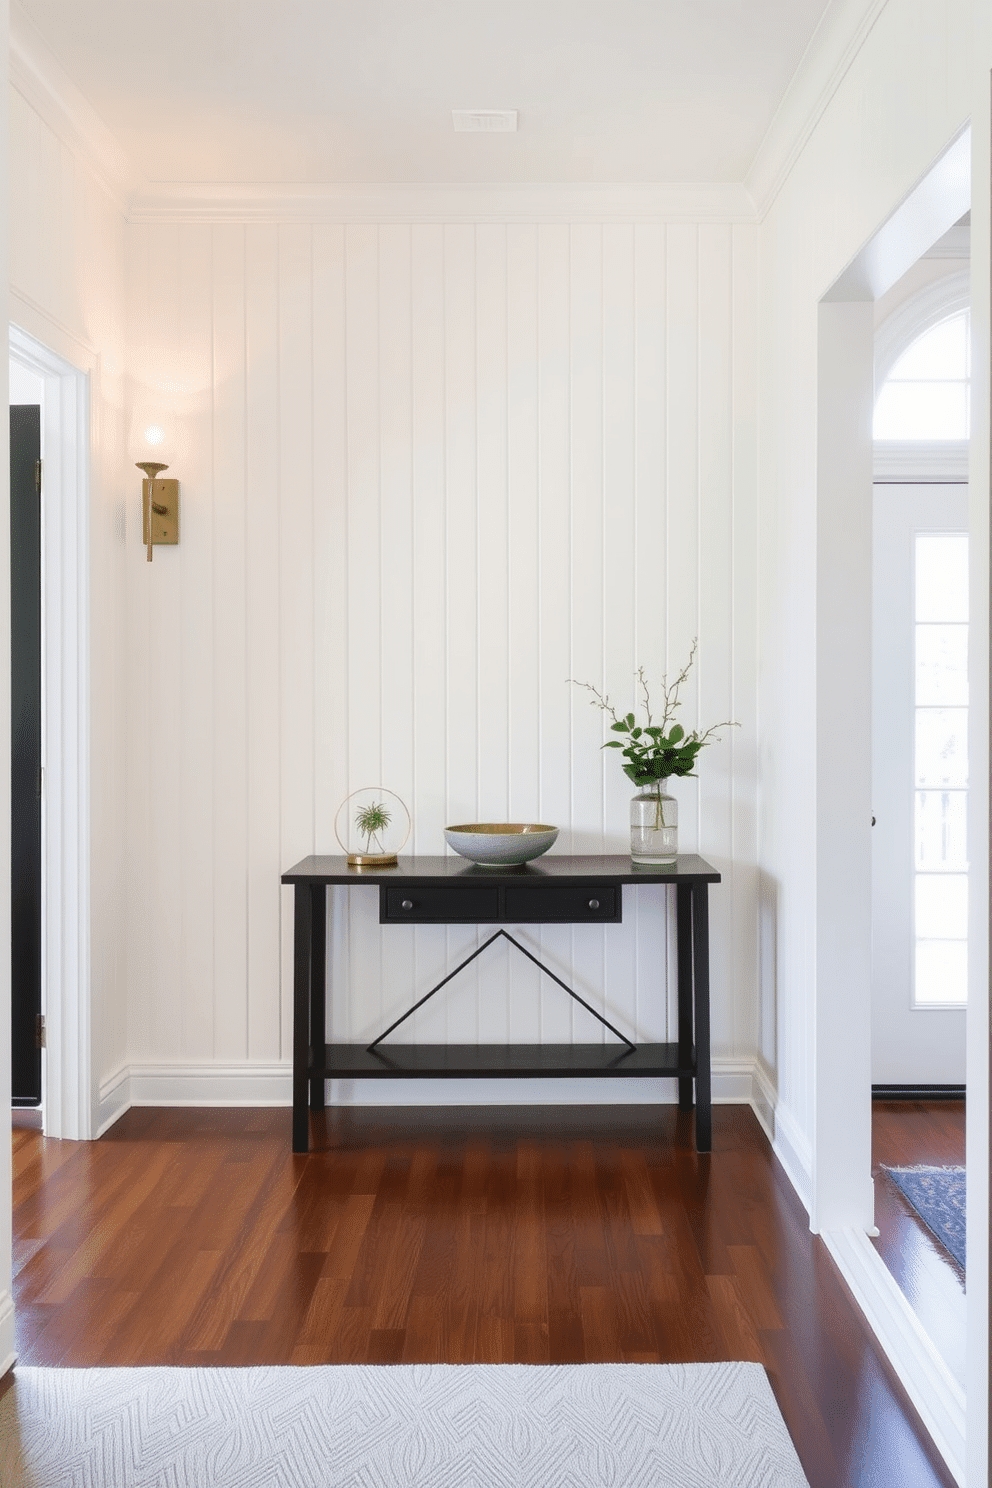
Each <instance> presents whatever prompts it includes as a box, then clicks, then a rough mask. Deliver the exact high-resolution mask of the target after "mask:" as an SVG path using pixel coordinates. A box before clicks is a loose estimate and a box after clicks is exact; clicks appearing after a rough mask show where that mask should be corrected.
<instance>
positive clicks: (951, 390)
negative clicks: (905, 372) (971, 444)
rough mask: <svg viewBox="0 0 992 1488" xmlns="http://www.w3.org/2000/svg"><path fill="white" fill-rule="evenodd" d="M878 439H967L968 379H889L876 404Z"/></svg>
mask: <svg viewBox="0 0 992 1488" xmlns="http://www.w3.org/2000/svg"><path fill="white" fill-rule="evenodd" d="M872 432H873V435H874V437H875V438H876V439H967V438H968V384H967V383H966V382H887V383H885V385H884V387H883V388H882V391H881V392H880V393H879V395H878V398H877V400H876V403H875V417H874V422H873V425H872Z"/></svg>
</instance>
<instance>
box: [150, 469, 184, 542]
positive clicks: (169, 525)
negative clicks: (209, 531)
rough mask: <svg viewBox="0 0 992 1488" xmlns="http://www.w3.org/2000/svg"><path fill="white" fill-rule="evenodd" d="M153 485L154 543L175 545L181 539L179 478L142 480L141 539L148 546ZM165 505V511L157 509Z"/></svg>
mask: <svg viewBox="0 0 992 1488" xmlns="http://www.w3.org/2000/svg"><path fill="white" fill-rule="evenodd" d="M149 487H151V503H152V544H153V546H154V545H157V544H159V543H166V544H169V545H175V544H176V543H177V542H178V541H179V482H178V481H177V480H154V481H150V480H143V481H142V482H141V514H142V522H141V541H142V542H143V543H144V545H145V546H146V547H147V546H148V495H149ZM156 507H164V508H165V510H164V511H156V509H155V508H156Z"/></svg>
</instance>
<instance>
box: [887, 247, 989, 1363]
mask: <svg viewBox="0 0 992 1488" xmlns="http://www.w3.org/2000/svg"><path fill="white" fill-rule="evenodd" d="M969 248H970V227H969V225H968V224H967V223H966V222H962V223H959V224H957V225H956V226H955V227H954V228H953V229H951V232H950V233H948V234H947V235H946V237H945V239H944V240H942V243H941V244H939V245H937V248H936V249H935V250H934V251H933V252H932V253H931V254H928V255H926V256H925V257H924V259H922V260H921V261H920V262H919V264H917V265H915V266H914V268H913V269H912V270H910V272H909V273H908V274H907V275H905V276H903V279H901V280H900V281H899V282H898V283H897V284H896V285H894V286H893V287H892V289H891V290H890V291H889V292H888V293H887V294H886V295H885V296H883V298H882V299H881V300H880V301H879V302H878V303H877V304H876V309H875V314H876V337H875V343H876V357H875V366H876V379H875V383H876V399H875V417H874V436H875V485H874V489H873V497H872V810H873V813H874V816H875V826H874V830H873V832H872V1029H871V1049H872V1097H873V1099H872V1173H873V1176H874V1180H875V1217H876V1224H877V1228H878V1230H879V1235H878V1237H877V1239H876V1241H875V1244H876V1248H877V1249H878V1251H879V1254H880V1255H881V1257H882V1259H883V1261H884V1262H885V1264H886V1266H887V1268H888V1270H889V1271H890V1273H891V1274H892V1276H893V1278H894V1280H895V1281H896V1282H897V1284H898V1285H899V1287H900V1290H901V1291H902V1292H903V1294H904V1295H905V1296H906V1298H907V1300H908V1302H909V1303H910V1305H911V1306H912V1309H913V1311H914V1313H915V1315H916V1317H917V1318H918V1319H919V1322H920V1324H921V1326H922V1328H923V1329H924V1331H925V1333H926V1334H927V1336H928V1337H929V1338H930V1339H931V1340H932V1341H933V1344H934V1347H935V1349H936V1351H937V1352H938V1353H939V1355H940V1357H941V1359H943V1361H944V1362H945V1364H947V1366H948V1367H949V1369H950V1370H951V1373H952V1374H953V1375H954V1377H955V1379H956V1380H957V1381H958V1382H959V1383H960V1384H961V1386H962V1388H963V1386H964V1383H965V1378H966V1340H967V1318H966V1301H965V1291H964V1263H965V1257H964V1244H963V1241H964V1236H963V1225H964V1213H963V1209H964V1193H965V1105H964V1095H965V1085H966V1064H967V1058H966V1019H967V1000H968V920H969V857H970V846H969V810H968V796H969V758H968V754H969V751H968V733H969V728H968V724H969V702H970V698H969V678H968V640H969V623H970V605H969V588H970V578H969V569H970V564H969V546H970V537H969V517H968V484H967V475H968V472H967V448H968V445H967V441H968V434H969V383H970V314H969V285H968V277H967V271H966V270H961V269H960V268H959V267H957V266H956V265H955V263H954V259H955V258H957V259H958V262H959V263H960V260H961V259H964V260H965V261H966V260H967V258H968V256H969ZM935 275H936V276H937V277H934V276H935ZM923 281H926V282H925V283H924V287H923V288H920V284H921V282H923ZM914 1201H915V1202H914Z"/></svg>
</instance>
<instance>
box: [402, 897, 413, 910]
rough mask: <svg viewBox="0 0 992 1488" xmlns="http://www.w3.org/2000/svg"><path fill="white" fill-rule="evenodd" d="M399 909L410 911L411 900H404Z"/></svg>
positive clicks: (411, 906)
mask: <svg viewBox="0 0 992 1488" xmlns="http://www.w3.org/2000/svg"><path fill="white" fill-rule="evenodd" d="M400 908H401V909H412V908H413V900H412V899H404V900H403V903H402V904H401V905H400Z"/></svg>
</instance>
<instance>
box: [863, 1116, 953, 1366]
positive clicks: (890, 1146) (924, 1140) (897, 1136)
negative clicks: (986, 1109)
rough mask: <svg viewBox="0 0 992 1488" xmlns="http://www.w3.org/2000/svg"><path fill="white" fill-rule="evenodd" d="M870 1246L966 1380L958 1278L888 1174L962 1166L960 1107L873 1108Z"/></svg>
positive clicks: (940, 1348) (945, 1356) (947, 1259)
mask: <svg viewBox="0 0 992 1488" xmlns="http://www.w3.org/2000/svg"><path fill="white" fill-rule="evenodd" d="M871 1137H872V1173H873V1175H874V1178H875V1223H876V1225H877V1226H878V1230H879V1235H878V1238H877V1239H876V1240H875V1246H876V1248H877V1250H878V1251H879V1252H880V1254H881V1256H882V1259H883V1260H884V1262H885V1264H886V1266H887V1267H888V1269H889V1271H890V1272H891V1273H892V1275H893V1277H894V1278H895V1280H896V1282H897V1283H898V1285H899V1287H900V1289H901V1291H902V1292H903V1293H904V1294H905V1296H906V1297H907V1298H908V1299H909V1301H910V1302H911V1303H912V1306H913V1311H914V1312H915V1313H916V1315H917V1317H918V1318H919V1320H920V1322H921V1323H922V1324H923V1327H924V1328H925V1329H926V1331H927V1332H928V1333H929V1335H930V1337H931V1338H932V1339H933V1342H934V1344H935V1345H936V1347H937V1348H938V1350H939V1351H940V1354H941V1356H942V1358H943V1359H944V1362H945V1363H946V1364H947V1366H948V1368H949V1369H950V1370H951V1373H952V1374H954V1375H955V1377H956V1378H957V1379H959V1380H961V1381H962V1382H963V1381H964V1379H965V1341H966V1336H967V1334H966V1326H967V1325H966V1315H965V1288H964V1277H963V1276H962V1274H961V1272H960V1271H959V1269H958V1267H957V1265H956V1264H955V1262H954V1260H953V1259H952V1257H951V1256H949V1255H948V1254H947V1252H946V1250H945V1249H944V1247H943V1246H942V1245H941V1244H940V1243H939V1242H938V1241H937V1240H935V1239H934V1237H933V1235H931V1233H930V1231H929V1230H928V1229H927V1227H926V1225H925V1224H924V1223H923V1221H922V1220H921V1219H920V1218H919V1216H918V1215H916V1214H914V1212H913V1210H912V1208H911V1207H910V1205H909V1204H908V1203H907V1202H906V1200H905V1199H904V1198H903V1196H902V1194H901V1193H900V1192H899V1190H898V1189H897V1188H896V1186H895V1184H894V1183H893V1182H892V1180H891V1178H889V1177H888V1176H887V1174H886V1173H885V1172H884V1171H883V1168H882V1165H883V1164H885V1165H886V1166H887V1167H896V1168H902V1167H914V1166H915V1165H916V1164H918V1163H932V1164H933V1165H934V1166H935V1167H942V1168H943V1167H952V1166H962V1167H963V1166H964V1153H965V1104H964V1101H958V1100H955V1101H951V1100H946V1101H945V1100H938V1101H904V1100H895V1101H893V1100H884V1101H883V1100H875V1101H872V1120H871Z"/></svg>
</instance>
